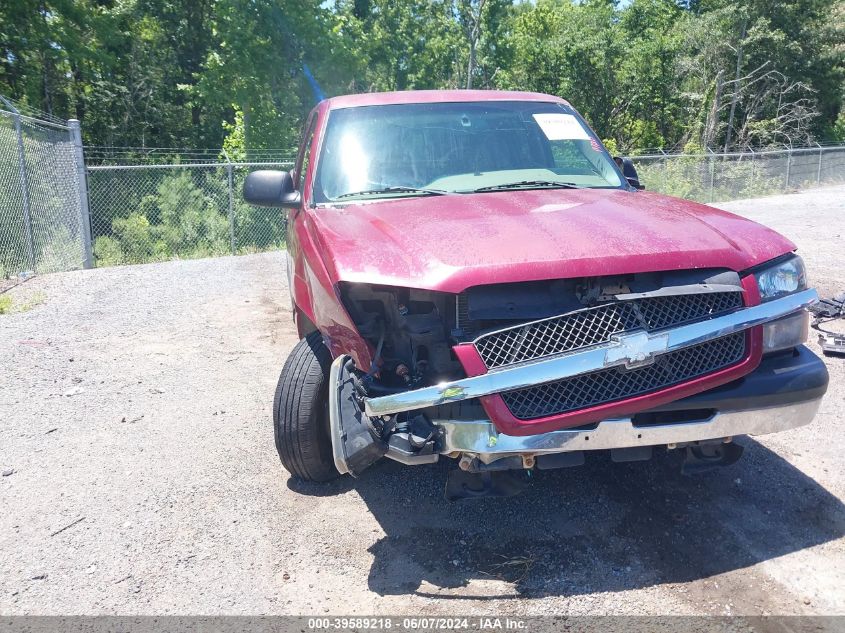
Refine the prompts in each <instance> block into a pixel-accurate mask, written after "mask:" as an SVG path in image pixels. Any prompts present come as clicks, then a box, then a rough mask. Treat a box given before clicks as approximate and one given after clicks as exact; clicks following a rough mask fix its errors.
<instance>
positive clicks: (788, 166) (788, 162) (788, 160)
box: [783, 147, 792, 191]
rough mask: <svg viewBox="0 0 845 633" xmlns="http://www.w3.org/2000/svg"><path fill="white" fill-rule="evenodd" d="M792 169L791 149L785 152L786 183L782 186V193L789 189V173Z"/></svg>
mask: <svg viewBox="0 0 845 633" xmlns="http://www.w3.org/2000/svg"><path fill="white" fill-rule="evenodd" d="M791 168H792V148H791V147H790V148H789V149H788V150H786V182H785V183H784V184H783V188H784V191H787V190H788V189H789V171H790V169H791Z"/></svg>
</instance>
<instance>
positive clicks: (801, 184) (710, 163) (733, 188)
mask: <svg viewBox="0 0 845 633" xmlns="http://www.w3.org/2000/svg"><path fill="white" fill-rule="evenodd" d="M631 158H632V160H633V162H634V165H635V166H636V167H637V172H638V174H639V177H640V182H642V183H643V184H644V185H645V186H646V187H647V188H648V189H650V190H653V191H658V192H660V193H665V194H668V195H672V196H678V197H680V198H687V199H690V200H697V201H699V202H720V201H725V200H737V199H740V198H755V197H759V196H768V195H774V194H778V193H786V192H789V191H795V190H798V189H807V188H810V187H820V186H824V185H835V184H840V183H845V146H843V145H831V146H826V147H825V146H821V145H818V146H816V147H809V148H800V149H785V150H776V151H756V152H755V151H749V152H742V153H728V154H717V153H715V152H712V151H708V152H707V153H703V154H650V155H642V156H632V157H631Z"/></svg>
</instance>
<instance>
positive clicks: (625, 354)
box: [604, 332, 669, 369]
mask: <svg viewBox="0 0 845 633" xmlns="http://www.w3.org/2000/svg"><path fill="white" fill-rule="evenodd" d="M611 341H612V343H611V346H610V347H608V348H607V352H605V355H604V365H605V367H615V366H616V365H624V366H625V368H626V369H632V368H634V367H642V366H644V365H649V364H651V363H653V362H654V357H655V356H657V355H658V354H663V353H665V352H666V350H667V349H668V348H669V335H668V334H649V333H648V332H635V333H633V334H624V335H622V336H614V337H613V338H612V339H611Z"/></svg>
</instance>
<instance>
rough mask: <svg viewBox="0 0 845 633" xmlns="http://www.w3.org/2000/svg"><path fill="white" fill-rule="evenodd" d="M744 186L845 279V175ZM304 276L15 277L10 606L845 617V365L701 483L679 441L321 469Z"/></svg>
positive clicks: (1, 423) (263, 259) (6, 497)
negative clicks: (612, 457)
mask: <svg viewBox="0 0 845 633" xmlns="http://www.w3.org/2000/svg"><path fill="white" fill-rule="evenodd" d="M722 206H724V207H725V208H730V209H731V210H734V211H737V212H741V213H744V214H746V215H748V216H749V217H753V218H755V219H759V220H762V221H765V222H767V223H768V224H770V225H771V226H773V227H774V228H777V229H779V230H781V231H782V232H784V233H785V234H786V235H788V236H789V237H791V238H792V239H793V240H794V241H795V242H796V243H797V244H798V246H799V249H800V251H801V252H802V254H804V256H805V258H806V260H807V262H808V264H809V266H810V269H811V271H812V276H813V279H814V281H815V282H816V284H817V285H818V287H819V288H820V289H821V290H822V291H823V292H824V293H827V294H830V293H833V292H835V291H840V290H843V289H845V288H843V286H845V282H843V277H842V274H841V271H842V270H843V269H845V252H843V249H842V248H841V245H842V238H841V236H840V233H841V231H842V230H843V228H845V225H844V224H843V219H842V218H843V211H845V188H831V189H822V190H816V191H812V192H807V193H801V194H795V195H790V196H780V197H773V198H767V199H763V200H747V201H742V202H735V203H730V204H725V205H722ZM283 271H284V264H283V258H282V256H281V255H280V254H278V253H274V254H263V255H253V256H244V257H238V258H221V259H214V260H200V261H186V262H170V263H164V264H154V265H147V266H132V267H122V268H106V269H98V270H91V271H79V272H71V273H62V274H55V275H48V276H44V277H38V278H35V279H33V280H31V281H29V282H27V283H25V284H23V285H21V286H18V287H16V288H14V289H13V290H12V291H10V293H11V295H12V297H13V298H14V299H15V301H16V302H17V303H18V304H19V305H26V304H31V305H30V309H29V310H28V311H25V312H20V313H14V314H9V315H4V316H0V358H2V361H0V362H2V365H0V367H2V372H0V438H2V450H0V469H2V471H3V472H2V474H3V476H2V478H0V508H2V509H3V511H2V512H0V613H2V614H7V615H8V614H114V613H120V614H167V613H181V614H220V613H225V614H259V613H261V614H324V613H331V614H353V613H354V614H369V613H382V614H396V613H401V614H409V613H420V612H425V613H427V614H434V613H443V614H452V615H454V614H459V613H462V614H467V615H469V614H475V613H498V614H502V615H504V614H520V615H529V614H550V613H554V614H564V613H566V614H571V615H575V614H599V613H601V614H604V613H613V614H668V613H671V614H719V615H725V614H767V613H772V614H810V613H820V614H830V613H839V614H843V613H845V592H843V591H842V587H843V586H845V538H843V535H845V506H843V498H845V480H843V477H842V472H843V470H845V459H843V454H845V426H843V420H844V419H845V414H843V400H845V397H843V396H845V360H843V359H839V360H836V359H828V360H827V363H828V366H829V368H830V371H831V390H830V392H829V393H828V396H827V398H826V400H825V402H824V404H823V406H822V409H821V412H820V414H819V416H818V418H817V419H816V421H815V422H814V423H813V424H812V425H811V426H810V427H807V428H805V429H801V430H797V431H791V432H786V433H782V434H778V435H775V436H770V437H764V438H757V439H744V440H742V443H743V444H744V446H745V447H746V449H747V450H746V454H745V456H744V457H743V459H742V460H741V461H740V462H739V463H738V464H736V465H734V466H732V467H729V468H726V469H722V470H720V471H719V472H716V473H714V474H711V475H709V476H705V477H701V478H696V479H686V478H682V477H681V476H680V474H679V473H678V457H677V456H674V455H671V454H667V455H665V456H659V457H657V458H655V459H654V460H652V461H651V462H648V463H635V464H614V463H611V462H610V461H609V460H608V459H604V458H601V457H600V456H595V457H594V458H593V459H589V460H588V463H587V465H586V466H584V467H582V468H580V469H571V470H564V471H559V472H554V471H552V472H543V473H540V474H539V475H538V476H536V477H535V478H534V480H533V483H532V484H531V485H530V486H529V488H528V490H527V491H526V492H525V493H524V494H523V495H521V496H519V497H515V498H511V499H487V500H478V501H473V502H464V503H458V504H451V505H450V504H447V503H446V502H444V501H443V499H442V489H443V485H444V479H445V475H446V472H447V469H448V468H449V467H452V466H451V464H447V463H441V464H437V465H434V466H430V467H417V468H406V467H402V466H399V465H398V464H393V463H391V462H386V463H383V464H380V465H377V466H376V467H374V468H372V469H371V470H370V471H369V472H368V473H366V475H365V476H364V477H362V478H361V479H360V480H357V481H353V480H351V479H349V478H344V479H341V480H339V481H337V482H335V483H332V484H329V485H322V486H320V485H305V484H302V483H300V482H297V481H295V480H293V479H291V478H289V476H288V475H287V473H286V472H285V471H284V470H283V469H282V468H281V466H280V464H279V462H278V459H277V457H276V454H275V449H274V446H273V440H272V430H271V423H270V405H271V401H272V394H273V388H274V385H275V382H276V378H277V373H278V371H279V369H280V367H281V365H282V362H283V361H284V358H285V356H286V355H287V353H288V352H289V350H290V349H291V347H292V346H293V345H294V343H295V342H296V335H295V333H294V331H293V328H292V324H291V318H290V313H289V307H288V306H289V303H288V298H287V289H286V281H285V275H284V272H283ZM32 304H34V305H32ZM812 346H813V347H815V343H813V344H812Z"/></svg>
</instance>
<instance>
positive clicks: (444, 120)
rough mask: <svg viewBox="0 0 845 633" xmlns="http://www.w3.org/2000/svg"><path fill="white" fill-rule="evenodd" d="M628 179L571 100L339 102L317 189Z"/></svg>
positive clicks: (471, 188) (332, 193)
mask: <svg viewBox="0 0 845 633" xmlns="http://www.w3.org/2000/svg"><path fill="white" fill-rule="evenodd" d="M621 186H622V179H621V177H620V176H619V172H618V171H617V169H616V166H615V165H614V163H613V161H612V160H611V158H610V156H608V154H607V152H605V151H604V150H603V149H602V148H601V145H600V144H599V142H598V140H597V139H596V137H595V135H594V134H593V133H592V131H590V129H589V128H587V127H586V125H584V124H583V123H582V121H581V119H580V117H578V116H577V115H576V113H575V111H574V110H573V109H572V108H570V107H568V106H566V105H563V104H560V103H543V102H535V101H480V102H470V103H414V104H401V105H383V106H366V107H358V108H345V109H339V110H334V111H332V113H331V115H330V116H329V121H328V125H327V128H326V134H325V140H324V142H323V144H322V150H321V153H320V158H319V161H318V166H317V174H316V177H315V179H314V191H313V196H314V201H315V202H317V203H321V202H323V203H324V202H332V201H336V200H341V201H347V200H355V199H376V198H395V197H405V196H417V195H420V196H421V195H435V194H442V193H444V192H445V193H468V192H476V191H497V190H502V189H509V190H513V189H521V188H524V189H531V188H555V187H561V188H563V187H567V188H568V187H579V188H580V187H600V188H619V187H621Z"/></svg>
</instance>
